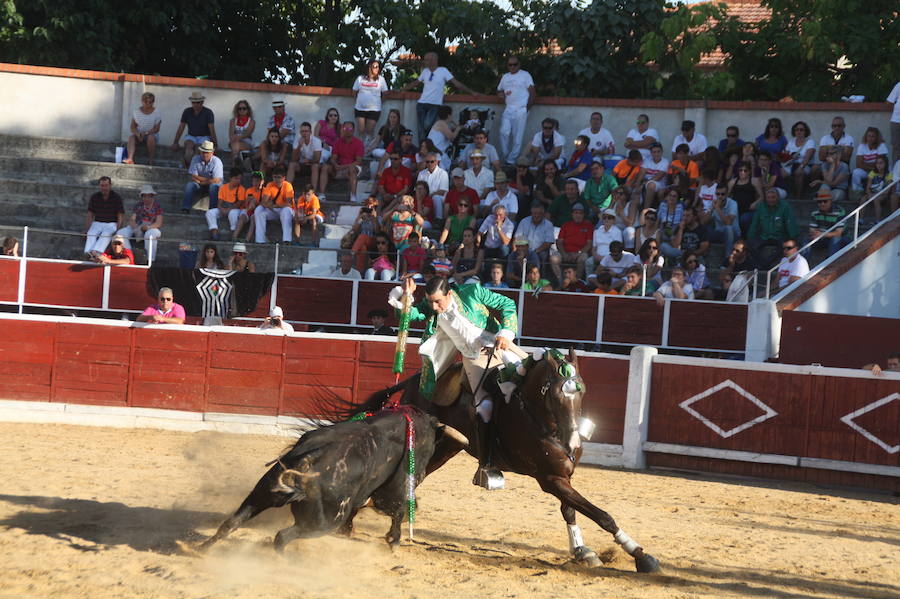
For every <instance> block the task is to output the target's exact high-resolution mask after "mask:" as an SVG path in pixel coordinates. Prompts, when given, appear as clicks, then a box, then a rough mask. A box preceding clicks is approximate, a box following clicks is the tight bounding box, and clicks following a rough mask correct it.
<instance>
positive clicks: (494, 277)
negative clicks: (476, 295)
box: [484, 254, 512, 289]
mask: <svg viewBox="0 0 900 599" xmlns="http://www.w3.org/2000/svg"><path fill="white" fill-rule="evenodd" d="M510 256H512V254H510ZM484 286H485V287H487V288H488V289H509V285H508V284H507V282H506V281H504V280H503V265H502V264H498V263H494V265H493V266H491V272H490V279H489V280H488V281H487V283H484Z"/></svg>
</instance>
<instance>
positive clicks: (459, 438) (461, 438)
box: [444, 424, 469, 447]
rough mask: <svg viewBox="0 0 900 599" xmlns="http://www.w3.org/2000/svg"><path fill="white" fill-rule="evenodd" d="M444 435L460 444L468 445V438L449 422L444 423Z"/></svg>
mask: <svg viewBox="0 0 900 599" xmlns="http://www.w3.org/2000/svg"><path fill="white" fill-rule="evenodd" d="M444 436H446V437H449V438H451V439H453V440H454V441H456V442H457V443H459V444H460V445H462V446H463V447H468V446H469V439H468V437H466V436H465V435H464V434H462V433H461V432H459V431H458V430H456V429H455V428H453V427H452V426H450V425H449V424H445V425H444Z"/></svg>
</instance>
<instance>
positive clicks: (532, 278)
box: [522, 264, 553, 291]
mask: <svg viewBox="0 0 900 599" xmlns="http://www.w3.org/2000/svg"><path fill="white" fill-rule="evenodd" d="M522 289H525V290H526V291H553V286H552V285H551V284H550V281H548V280H547V279H542V278H541V269H540V267H539V266H538V265H537V264H529V265H528V268H527V270H526V271H525V281H523V282H522Z"/></svg>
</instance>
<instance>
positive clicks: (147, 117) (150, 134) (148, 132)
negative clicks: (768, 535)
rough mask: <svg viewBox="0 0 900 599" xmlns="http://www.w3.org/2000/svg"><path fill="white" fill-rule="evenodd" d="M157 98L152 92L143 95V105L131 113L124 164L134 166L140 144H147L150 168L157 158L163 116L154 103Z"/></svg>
mask: <svg viewBox="0 0 900 599" xmlns="http://www.w3.org/2000/svg"><path fill="white" fill-rule="evenodd" d="M154 102H156V96H154V95H153V94H151V93H150V92H144V93H143V94H141V105H140V106H139V107H137V108H135V109H134V112H133V113H131V136H129V138H128V157H127V158H125V159H124V160H123V161H122V162H124V163H125V164H134V153H135V151H136V150H137V146H138V145H139V144H147V157H148V162H147V164H149V165H150V166H153V160H154V159H155V158H156V144H158V143H159V128H160V126H161V125H162V116H160V114H159V111H158V110H156V107H155V106H154V105H153V103H154Z"/></svg>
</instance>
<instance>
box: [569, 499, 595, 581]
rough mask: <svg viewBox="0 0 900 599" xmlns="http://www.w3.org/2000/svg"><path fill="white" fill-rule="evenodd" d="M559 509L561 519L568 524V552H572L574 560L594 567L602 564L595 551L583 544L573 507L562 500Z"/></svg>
mask: <svg viewBox="0 0 900 599" xmlns="http://www.w3.org/2000/svg"><path fill="white" fill-rule="evenodd" d="M559 509H560V511H561V512H562V516H563V519H564V520H565V521H566V524H567V525H568V526H567V527H566V530H567V532H568V533H569V553H571V554H572V556H573V557H574V558H575V560H576V561H578V562H580V563H582V564H585V565H586V566H590V567H592V568H594V567H596V566H600V565H602V562H601V561H600V558H599V557H598V556H597V553H596V552H595V551H594V550H593V549H591V548H590V547H588V546H587V545H585V544H584V537H582V535H581V527H579V526H578V525H577V524H575V508H573V507H572V506H570V505H568V504H567V503H566V502H564V501H562V502H560V507H559Z"/></svg>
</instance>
